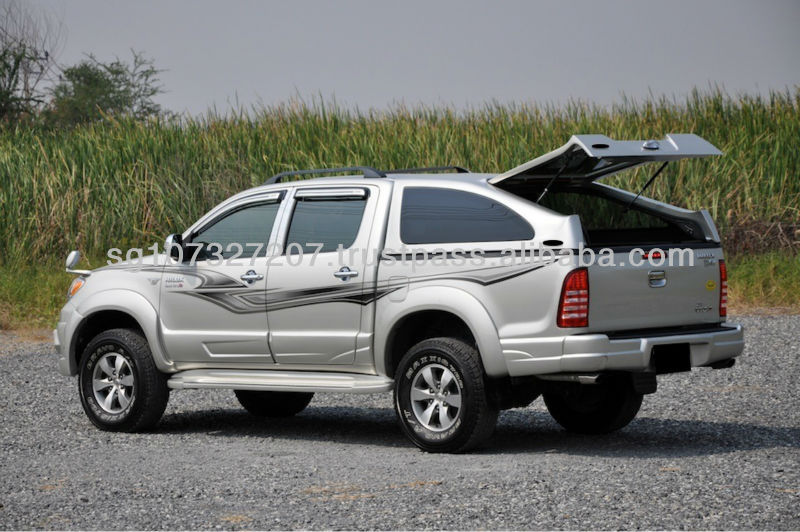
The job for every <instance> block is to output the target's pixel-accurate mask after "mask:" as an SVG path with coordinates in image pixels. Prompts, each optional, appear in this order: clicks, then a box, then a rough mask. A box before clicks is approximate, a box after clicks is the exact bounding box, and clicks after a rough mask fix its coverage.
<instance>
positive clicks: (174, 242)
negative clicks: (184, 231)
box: [164, 233, 183, 261]
mask: <svg viewBox="0 0 800 532" xmlns="http://www.w3.org/2000/svg"><path fill="white" fill-rule="evenodd" d="M164 251H165V252H166V253H167V255H169V256H170V257H172V258H173V259H175V260H177V261H180V260H182V259H183V235H181V234H180V233H172V234H171V235H169V236H168V237H167V239H166V240H165V241H164Z"/></svg>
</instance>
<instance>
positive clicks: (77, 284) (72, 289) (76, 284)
mask: <svg viewBox="0 0 800 532" xmlns="http://www.w3.org/2000/svg"><path fill="white" fill-rule="evenodd" d="M85 284H86V278H85V277H76V278H75V279H74V280H73V281H72V284H71V285H69V290H68V291H67V299H69V298H71V297H72V296H74V295H75V294H77V293H78V290H80V289H81V288H83V285H85Z"/></svg>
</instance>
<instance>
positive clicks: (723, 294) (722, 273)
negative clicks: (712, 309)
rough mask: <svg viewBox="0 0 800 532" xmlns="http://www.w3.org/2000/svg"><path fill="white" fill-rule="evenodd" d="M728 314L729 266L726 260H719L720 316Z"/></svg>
mask: <svg viewBox="0 0 800 532" xmlns="http://www.w3.org/2000/svg"><path fill="white" fill-rule="evenodd" d="M727 315H728V268H726V267H725V261H724V260H722V259H720V260H719V316H720V318H724V317H725V316H727Z"/></svg>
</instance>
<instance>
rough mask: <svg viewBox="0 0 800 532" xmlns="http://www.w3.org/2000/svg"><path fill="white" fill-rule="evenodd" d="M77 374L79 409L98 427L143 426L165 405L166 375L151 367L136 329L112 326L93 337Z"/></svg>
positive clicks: (156, 417) (151, 422)
mask: <svg viewBox="0 0 800 532" xmlns="http://www.w3.org/2000/svg"><path fill="white" fill-rule="evenodd" d="M78 375H79V377H78V389H79V391H80V396H81V404H82V405H83V410H84V411H85V412H86V415H87V416H89V419H90V420H91V421H92V423H94V424H95V425H96V426H97V427H99V428H100V429H103V430H108V431H119V432H136V431H142V430H146V429H148V428H150V427H152V426H153V425H155V424H156V423H157V422H158V420H159V419H161V415H162V414H163V413H164V409H165V408H166V407H167V401H168V400H169V388H167V377H166V375H164V374H163V373H161V372H160V371H158V368H156V366H155V362H153V357H152V355H151V354H150V347H149V346H148V345H147V340H145V339H144V337H143V336H142V335H141V333H139V332H138V331H134V330H131V329H111V330H108V331H104V332H102V333H100V334H98V335H97V336H95V337H94V338H93V339H92V341H91V342H89V345H88V346H87V347H86V349H85V350H84V352H83V356H82V357H81V362H80V367H79V368H78Z"/></svg>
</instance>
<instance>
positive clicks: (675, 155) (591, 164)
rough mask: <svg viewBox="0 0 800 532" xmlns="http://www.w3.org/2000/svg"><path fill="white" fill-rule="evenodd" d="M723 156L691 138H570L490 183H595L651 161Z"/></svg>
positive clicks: (701, 140)
mask: <svg viewBox="0 0 800 532" xmlns="http://www.w3.org/2000/svg"><path fill="white" fill-rule="evenodd" d="M711 155H722V152H721V151H720V150H718V149H717V148H716V147H715V146H714V145H713V144H711V143H710V142H708V141H707V140H705V139H703V138H701V137H698V136H697V135H693V134H681V135H678V134H670V135H667V136H666V137H665V138H664V139H663V140H647V141H644V140H614V139H611V138H609V137H606V136H605V135H573V136H572V137H571V138H570V139H569V142H567V143H566V144H564V145H563V146H561V147H560V148H558V149H557V150H553V151H551V152H550V153H546V154H544V155H542V156H541V157H537V158H536V159H533V160H530V161H528V162H526V163H524V164H521V165H519V166H517V167H516V168H512V169H511V170H509V171H507V172H505V173H503V174H500V175H498V176H495V177H493V178H491V179H489V183H491V184H492V185H511V184H515V183H520V182H527V181H531V180H538V179H543V180H549V179H552V178H554V177H555V176H556V175H558V178H559V179H560V180H561V179H564V180H571V181H583V180H586V181H594V180H595V179H600V178H603V177H607V176H610V175H612V174H615V173H617V172H620V171H622V170H626V169H628V168H633V167H635V166H639V165H642V164H645V163H649V162H654V161H662V162H666V161H677V160H679V159H692V158H697V157H709V156H711Z"/></svg>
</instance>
